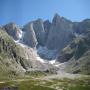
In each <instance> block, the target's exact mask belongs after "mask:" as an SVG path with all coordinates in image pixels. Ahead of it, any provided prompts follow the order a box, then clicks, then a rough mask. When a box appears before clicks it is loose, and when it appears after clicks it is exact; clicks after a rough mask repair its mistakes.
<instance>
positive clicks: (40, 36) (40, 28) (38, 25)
mask: <svg viewBox="0 0 90 90" xmlns="http://www.w3.org/2000/svg"><path fill="white" fill-rule="evenodd" d="M33 29H34V31H35V34H36V38H37V41H38V44H39V45H41V46H43V45H44V44H45V32H44V25H43V20H42V19H37V20H36V21H33Z"/></svg>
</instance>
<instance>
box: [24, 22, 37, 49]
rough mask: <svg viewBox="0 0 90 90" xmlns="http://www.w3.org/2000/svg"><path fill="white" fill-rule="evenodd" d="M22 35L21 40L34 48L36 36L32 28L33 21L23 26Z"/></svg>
mask: <svg viewBox="0 0 90 90" xmlns="http://www.w3.org/2000/svg"><path fill="white" fill-rule="evenodd" d="M23 31H24V32H25V33H24V36H23V42H24V43H25V44H26V45H28V46H30V47H32V48H34V47H36V45H37V43H38V42H37V38H36V35H35V32H34V29H33V23H28V24H26V25H25V26H24V27H23Z"/></svg>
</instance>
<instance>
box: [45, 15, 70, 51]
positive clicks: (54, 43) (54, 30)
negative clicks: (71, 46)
mask: <svg viewBox="0 0 90 90" xmlns="http://www.w3.org/2000/svg"><path fill="white" fill-rule="evenodd" d="M71 35H72V23H71V22H70V21H68V20H66V19H64V18H63V17H60V16H59V15H58V14H56V15H55V16H54V18H53V21H52V26H51V28H50V31H49V34H48V39H47V44H46V46H47V47H48V48H49V49H60V50H61V49H62V48H64V47H65V46H66V45H67V44H68V43H69V41H71Z"/></svg>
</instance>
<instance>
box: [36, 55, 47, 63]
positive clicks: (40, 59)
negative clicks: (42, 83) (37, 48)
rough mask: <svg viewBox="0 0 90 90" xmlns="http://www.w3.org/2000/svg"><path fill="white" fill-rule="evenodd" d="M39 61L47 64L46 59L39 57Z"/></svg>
mask: <svg viewBox="0 0 90 90" xmlns="http://www.w3.org/2000/svg"><path fill="white" fill-rule="evenodd" d="M37 60H38V61H40V62H42V63H45V61H44V59H42V58H40V57H39V56H37Z"/></svg>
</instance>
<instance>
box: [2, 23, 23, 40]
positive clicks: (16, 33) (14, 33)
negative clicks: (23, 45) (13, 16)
mask: <svg viewBox="0 0 90 90" xmlns="http://www.w3.org/2000/svg"><path fill="white" fill-rule="evenodd" d="M3 28H4V29H5V31H6V32H7V33H8V34H9V35H10V36H11V37H12V38H13V39H15V40H18V39H19V38H20V37H21V34H22V31H21V30H20V28H19V27H18V26H17V25H16V24H15V23H9V24H6V25H5V26H3Z"/></svg>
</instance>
